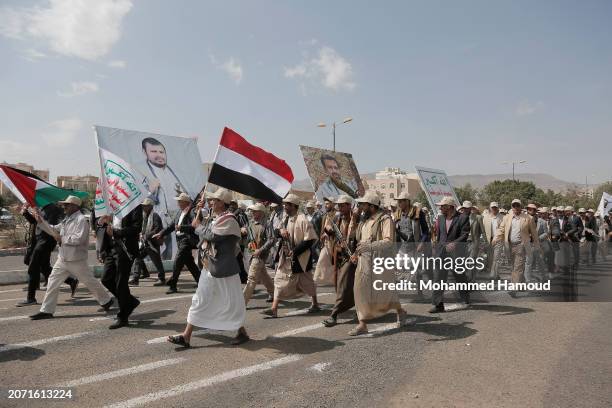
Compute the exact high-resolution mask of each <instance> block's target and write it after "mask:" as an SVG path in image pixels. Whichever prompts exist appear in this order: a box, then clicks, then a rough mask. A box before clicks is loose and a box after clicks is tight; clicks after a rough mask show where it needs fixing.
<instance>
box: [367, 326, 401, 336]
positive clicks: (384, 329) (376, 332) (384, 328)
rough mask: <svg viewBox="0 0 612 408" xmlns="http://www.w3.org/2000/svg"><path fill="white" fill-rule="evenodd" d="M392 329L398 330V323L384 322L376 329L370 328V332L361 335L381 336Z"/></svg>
mask: <svg viewBox="0 0 612 408" xmlns="http://www.w3.org/2000/svg"><path fill="white" fill-rule="evenodd" d="M392 330H398V327H397V323H389V324H384V325H382V326H377V327H375V328H374V329H368V334H363V335H361V336H359V337H375V336H380V335H381V334H385V333H386V332H390V331H392Z"/></svg>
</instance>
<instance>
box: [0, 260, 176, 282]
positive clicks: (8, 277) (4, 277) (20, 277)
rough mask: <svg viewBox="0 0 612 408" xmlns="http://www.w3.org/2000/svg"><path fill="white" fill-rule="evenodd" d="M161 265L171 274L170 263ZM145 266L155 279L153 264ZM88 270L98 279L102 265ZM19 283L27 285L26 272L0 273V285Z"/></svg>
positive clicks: (90, 266)
mask: <svg viewBox="0 0 612 408" xmlns="http://www.w3.org/2000/svg"><path fill="white" fill-rule="evenodd" d="M163 264H164V271H166V272H172V266H173V262H172V261H163ZM145 265H147V269H148V270H149V273H150V274H151V277H155V276H156V275H157V272H156V270H155V266H153V263H151V262H150V261H145ZM89 268H90V269H91V270H92V271H93V274H94V276H95V277H96V278H100V277H101V276H102V271H103V265H101V264H98V265H89ZM41 279H42V277H41ZM20 283H28V272H27V270H14V271H0V285H17V284H20Z"/></svg>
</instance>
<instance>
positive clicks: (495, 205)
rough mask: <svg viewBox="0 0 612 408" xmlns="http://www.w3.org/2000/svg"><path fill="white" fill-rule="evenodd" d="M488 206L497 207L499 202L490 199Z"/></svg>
mask: <svg viewBox="0 0 612 408" xmlns="http://www.w3.org/2000/svg"><path fill="white" fill-rule="evenodd" d="M489 208H499V204H498V203H497V201H491V204H489Z"/></svg>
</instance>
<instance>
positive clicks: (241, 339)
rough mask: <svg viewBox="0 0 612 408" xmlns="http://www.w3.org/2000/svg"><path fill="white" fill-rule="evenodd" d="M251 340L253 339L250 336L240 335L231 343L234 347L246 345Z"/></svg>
mask: <svg viewBox="0 0 612 408" xmlns="http://www.w3.org/2000/svg"><path fill="white" fill-rule="evenodd" d="M249 340H251V338H250V337H249V335H248V334H245V333H238V335H237V336H236V337H234V338H233V340H232V341H231V342H230V344H231V345H232V346H238V345H240V344H242V343H246V342H247V341H249Z"/></svg>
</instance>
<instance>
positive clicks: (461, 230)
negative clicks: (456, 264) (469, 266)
mask: <svg viewBox="0 0 612 408" xmlns="http://www.w3.org/2000/svg"><path fill="white" fill-rule="evenodd" d="M437 229H438V231H436V232H437V234H436V235H437V237H438V242H437V243H436V245H435V249H434V255H435V256H442V257H445V256H450V257H453V258H456V257H461V256H465V254H466V253H467V239H468V236H469V235H470V218H469V216H468V215H467V214H456V215H455V216H454V217H453V219H452V222H451V225H450V228H449V229H448V232H446V218H445V217H444V216H443V215H440V216H439V217H438V225H437ZM451 242H454V243H455V244H456V246H455V250H454V251H453V252H452V253H448V252H447V249H446V245H447V244H449V243H451Z"/></svg>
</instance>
